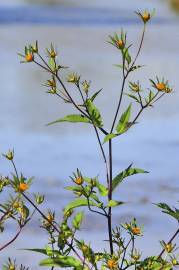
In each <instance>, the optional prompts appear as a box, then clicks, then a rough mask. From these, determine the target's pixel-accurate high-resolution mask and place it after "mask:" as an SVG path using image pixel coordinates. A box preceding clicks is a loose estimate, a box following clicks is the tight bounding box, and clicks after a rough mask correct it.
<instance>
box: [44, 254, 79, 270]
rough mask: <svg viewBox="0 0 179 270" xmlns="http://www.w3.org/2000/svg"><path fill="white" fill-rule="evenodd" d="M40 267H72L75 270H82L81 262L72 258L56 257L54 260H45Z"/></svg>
mask: <svg viewBox="0 0 179 270" xmlns="http://www.w3.org/2000/svg"><path fill="white" fill-rule="evenodd" d="M39 265H40V266H48V267H52V266H55V267H62V268H65V267H74V268H73V269H75V270H82V269H83V267H82V265H81V262H80V261H79V260H78V259H76V258H74V257H72V256H58V257H56V258H47V259H44V260H42V261H41V262H40V263H39Z"/></svg>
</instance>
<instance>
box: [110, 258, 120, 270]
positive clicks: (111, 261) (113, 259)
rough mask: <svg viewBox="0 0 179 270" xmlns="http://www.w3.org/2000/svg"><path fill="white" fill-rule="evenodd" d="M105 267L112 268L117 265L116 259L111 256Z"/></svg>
mask: <svg viewBox="0 0 179 270" xmlns="http://www.w3.org/2000/svg"><path fill="white" fill-rule="evenodd" d="M107 267H108V268H109V269H111V270H114V269H116V268H117V267H118V261H117V259H115V258H111V259H109V260H108V261H107Z"/></svg>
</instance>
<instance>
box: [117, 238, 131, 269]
mask: <svg viewBox="0 0 179 270" xmlns="http://www.w3.org/2000/svg"><path fill="white" fill-rule="evenodd" d="M131 241H132V238H130V239H129V241H128V243H127V245H126V247H125V248H124V253H123V256H122V261H121V266H120V269H122V266H123V263H124V259H125V256H126V252H127V248H128V246H129V245H130V243H131Z"/></svg>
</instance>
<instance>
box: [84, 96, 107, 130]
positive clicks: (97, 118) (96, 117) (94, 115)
mask: <svg viewBox="0 0 179 270" xmlns="http://www.w3.org/2000/svg"><path fill="white" fill-rule="evenodd" d="M86 107H87V110H88V113H89V115H90V117H91V120H92V121H93V123H94V125H96V126H98V127H102V126H103V122H102V118H101V115H100V112H99V110H98V109H97V108H96V106H95V105H94V103H93V102H92V101H91V100H90V99H87V100H86Z"/></svg>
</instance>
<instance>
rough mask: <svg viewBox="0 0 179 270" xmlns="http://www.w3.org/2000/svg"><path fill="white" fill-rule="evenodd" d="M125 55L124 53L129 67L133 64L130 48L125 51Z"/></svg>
mask: <svg viewBox="0 0 179 270" xmlns="http://www.w3.org/2000/svg"><path fill="white" fill-rule="evenodd" d="M123 53H124V57H125V59H126V61H127V63H128V65H129V64H130V63H131V61H132V59H131V56H130V54H129V50H128V48H126V49H124V51H123Z"/></svg>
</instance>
